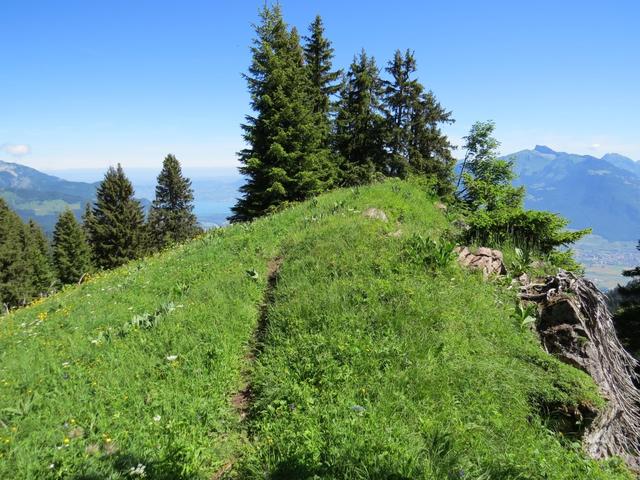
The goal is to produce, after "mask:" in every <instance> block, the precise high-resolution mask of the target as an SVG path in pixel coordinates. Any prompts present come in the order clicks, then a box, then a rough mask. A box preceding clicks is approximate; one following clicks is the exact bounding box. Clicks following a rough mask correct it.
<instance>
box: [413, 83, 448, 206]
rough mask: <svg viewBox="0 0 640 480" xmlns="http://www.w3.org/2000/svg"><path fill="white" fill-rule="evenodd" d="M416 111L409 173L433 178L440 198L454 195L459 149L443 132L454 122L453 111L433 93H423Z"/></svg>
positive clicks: (416, 105)
mask: <svg viewBox="0 0 640 480" xmlns="http://www.w3.org/2000/svg"><path fill="white" fill-rule="evenodd" d="M412 110H413V111H412V114H411V120H410V121H411V133H410V139H411V140H410V143H409V171H410V172H411V173H414V174H419V175H425V176H431V177H433V178H434V179H435V181H436V185H435V186H436V191H437V193H438V195H440V196H441V197H449V196H452V194H453V193H454V189H453V182H454V168H455V164H456V160H455V158H454V156H453V149H454V148H455V147H454V146H453V145H452V144H451V142H450V141H449V139H448V137H447V136H446V135H445V134H444V133H442V130H441V129H440V125H442V124H448V123H453V122H454V120H453V118H452V116H451V112H450V111H447V110H446V109H445V108H443V107H442V105H440V103H439V102H438V100H437V99H436V97H435V96H434V95H433V93H432V92H430V91H429V92H426V93H421V94H420V96H419V98H418V99H417V101H416V103H415V105H414V107H413V109H412Z"/></svg>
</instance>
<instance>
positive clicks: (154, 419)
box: [153, 415, 162, 422]
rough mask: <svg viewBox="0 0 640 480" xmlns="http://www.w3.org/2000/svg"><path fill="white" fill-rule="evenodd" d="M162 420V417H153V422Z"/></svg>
mask: <svg viewBox="0 0 640 480" xmlns="http://www.w3.org/2000/svg"><path fill="white" fill-rule="evenodd" d="M161 419H162V417H161V416H160V415H155V416H154V417H153V421H154V422H159V421H160V420H161Z"/></svg>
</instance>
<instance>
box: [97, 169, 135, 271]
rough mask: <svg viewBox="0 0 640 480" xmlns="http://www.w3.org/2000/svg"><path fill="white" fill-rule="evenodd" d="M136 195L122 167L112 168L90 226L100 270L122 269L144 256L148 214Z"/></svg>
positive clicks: (99, 196) (101, 187)
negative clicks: (144, 211) (123, 265)
mask: <svg viewBox="0 0 640 480" xmlns="http://www.w3.org/2000/svg"><path fill="white" fill-rule="evenodd" d="M133 194H134V192H133V186H132V185H131V182H130V181H129V179H128V178H127V177H126V175H125V174H124V170H123V169H122V167H121V166H120V164H118V167H117V168H113V167H109V170H107V173H106V174H105V176H104V180H102V183H100V186H99V187H98V191H97V197H96V202H95V204H94V206H93V209H92V211H91V217H90V219H89V220H90V221H89V222H88V223H87V225H86V228H87V229H88V231H89V238H90V239H91V247H92V250H93V261H94V264H95V265H96V266H97V267H99V268H114V267H117V266H120V265H122V264H124V263H126V262H128V261H129V260H133V259H135V258H138V257H139V256H141V255H142V253H143V248H144V244H145V243H144V213H143V210H142V205H140V202H139V201H138V200H136V199H135V198H134V197H133ZM85 220H86V218H85Z"/></svg>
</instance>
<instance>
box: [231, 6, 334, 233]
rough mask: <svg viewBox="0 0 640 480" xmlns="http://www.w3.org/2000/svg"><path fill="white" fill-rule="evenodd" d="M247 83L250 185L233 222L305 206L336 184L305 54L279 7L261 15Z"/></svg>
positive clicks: (244, 154)
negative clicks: (293, 205) (286, 207)
mask: <svg viewBox="0 0 640 480" xmlns="http://www.w3.org/2000/svg"><path fill="white" fill-rule="evenodd" d="M251 53H252V57H253V59H252V63H251V67H250V68H249V73H248V75H245V78H246V80H247V83H248V88H249V93H250V96H251V107H252V109H253V111H254V112H255V114H254V115H249V116H247V121H246V123H245V124H244V125H242V129H243V130H244V139H245V141H246V142H247V144H248V145H249V146H248V148H246V149H244V150H242V151H241V152H240V154H239V156H240V163H241V164H242V166H241V167H240V172H241V173H242V174H243V175H245V176H246V178H247V182H246V183H245V184H244V185H243V186H242V187H241V188H240V191H241V193H242V198H240V199H239V200H238V203H237V204H236V205H235V206H234V207H233V209H232V211H233V215H232V216H231V220H232V221H244V220H251V219H253V218H255V217H258V216H261V215H264V214H268V213H270V212H273V211H275V210H277V209H278V208H280V207H281V206H283V205H286V204H287V203H289V202H291V201H298V200H304V199H305V198H308V197H309V196H312V195H315V194H317V193H320V192H322V191H323V190H325V189H326V188H327V187H329V186H330V185H331V184H332V181H333V177H334V175H335V172H334V170H333V166H332V162H331V160H330V152H329V151H328V149H326V148H325V147H324V146H323V132H322V131H321V130H320V129H319V128H318V120H317V118H318V117H317V114H316V113H315V112H314V111H313V102H309V98H308V97H309V92H310V91H311V85H310V80H309V75H308V73H307V70H306V68H305V65H304V54H303V50H302V48H301V46H300V39H299V37H298V34H297V32H296V31H295V29H292V30H291V31H289V29H288V28H287V25H286V24H285V22H284V20H283V18H282V12H281V10H280V6H279V5H277V4H276V5H275V6H273V7H272V8H268V7H266V6H265V8H264V9H263V10H262V12H261V23H260V25H258V26H257V27H256V38H255V40H254V42H253V47H252V48H251Z"/></svg>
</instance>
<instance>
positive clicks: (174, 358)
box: [167, 355, 178, 362]
mask: <svg viewBox="0 0 640 480" xmlns="http://www.w3.org/2000/svg"><path fill="white" fill-rule="evenodd" d="M177 359H178V355H167V361H169V362H175V361H176V360H177Z"/></svg>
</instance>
